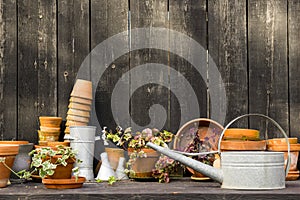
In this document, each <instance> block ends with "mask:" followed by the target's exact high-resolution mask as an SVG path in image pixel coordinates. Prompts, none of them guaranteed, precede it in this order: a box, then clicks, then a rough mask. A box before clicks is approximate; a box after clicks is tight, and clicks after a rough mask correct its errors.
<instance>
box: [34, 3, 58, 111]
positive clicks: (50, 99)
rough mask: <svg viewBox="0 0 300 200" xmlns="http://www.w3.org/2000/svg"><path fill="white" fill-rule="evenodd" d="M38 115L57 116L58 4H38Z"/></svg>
mask: <svg viewBox="0 0 300 200" xmlns="http://www.w3.org/2000/svg"><path fill="white" fill-rule="evenodd" d="M38 5H39V7H38V14H39V16H38V17H39V21H38V27H37V33H38V61H37V62H38V103H39V107H38V108H39V109H38V114H39V115H40V116H41V115H48V116H56V114H57V57H56V55H57V49H56V47H57V46H56V45H57V44H56V41H57V35H56V2H55V1H47V0H41V1H39V2H38Z"/></svg>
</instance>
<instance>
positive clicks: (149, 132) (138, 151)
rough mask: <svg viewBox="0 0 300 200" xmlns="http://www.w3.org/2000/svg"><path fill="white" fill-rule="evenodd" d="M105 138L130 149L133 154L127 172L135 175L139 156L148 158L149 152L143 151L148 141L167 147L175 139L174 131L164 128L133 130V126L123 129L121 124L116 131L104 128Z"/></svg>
mask: <svg viewBox="0 0 300 200" xmlns="http://www.w3.org/2000/svg"><path fill="white" fill-rule="evenodd" d="M102 132H103V134H104V135H105V138H106V139H107V140H109V141H110V142H113V143H114V144H115V145H117V146H119V147H120V148H123V149H124V150H128V149H130V151H132V152H131V154H130V157H129V160H128V162H127V163H126V169H125V173H127V174H129V175H130V176H134V174H135V172H134V170H132V165H133V163H134V162H135V161H136V159H137V158H146V157H147V154H146V153H145V152H144V151H143V149H144V148H148V147H147V146H146V144H147V142H152V143H154V144H156V145H159V146H163V147H167V146H168V145H167V144H168V143H169V142H171V141H172V139H173V133H171V132H169V131H166V130H163V131H159V130H158V129H156V128H153V129H150V128H146V129H144V130H143V131H142V132H139V131H138V132H135V133H134V132H133V131H132V129H131V127H129V128H126V129H125V130H123V129H122V128H121V127H120V126H118V127H117V128H116V131H115V132H113V131H112V130H110V131H108V130H107V128H106V127H104V129H103V131H102Z"/></svg>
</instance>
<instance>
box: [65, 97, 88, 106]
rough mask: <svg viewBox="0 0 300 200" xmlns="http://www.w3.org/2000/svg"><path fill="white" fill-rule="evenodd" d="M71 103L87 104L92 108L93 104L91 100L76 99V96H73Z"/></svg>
mask: <svg viewBox="0 0 300 200" xmlns="http://www.w3.org/2000/svg"><path fill="white" fill-rule="evenodd" d="M69 101H70V102H74V103H81V104H85V105H88V106H91V104H92V100H91V99H84V98H80V97H74V96H72V97H71V98H70V100H69Z"/></svg>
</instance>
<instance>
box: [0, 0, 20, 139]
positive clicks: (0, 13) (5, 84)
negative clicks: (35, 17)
mask: <svg viewBox="0 0 300 200" xmlns="http://www.w3.org/2000/svg"><path fill="white" fill-rule="evenodd" d="M16 57H17V9H16V1H15V0H1V1H0V140H3V139H4V140H12V139H17V137H18V135H17V114H18V113H17V84H16V83H17V76H16V74H17V73H18V68H17V60H16Z"/></svg>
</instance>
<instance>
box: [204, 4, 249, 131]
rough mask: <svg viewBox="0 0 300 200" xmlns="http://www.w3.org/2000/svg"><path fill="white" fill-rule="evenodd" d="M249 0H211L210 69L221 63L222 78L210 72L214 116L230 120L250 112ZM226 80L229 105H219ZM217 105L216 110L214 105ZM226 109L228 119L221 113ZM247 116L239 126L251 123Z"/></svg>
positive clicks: (209, 24)
mask: <svg viewBox="0 0 300 200" xmlns="http://www.w3.org/2000/svg"><path fill="white" fill-rule="evenodd" d="M246 30H247V28H246V1H232V0H223V1H217V0H214V1H208V53H209V55H210V56H211V58H212V61H213V62H210V61H209V70H212V69H213V67H214V65H216V66H217V68H218V71H219V73H220V75H221V80H217V79H218V77H217V76H216V74H212V73H211V72H209V75H208V76H209V77H208V78H209V87H211V88H215V89H216V90H215V91H216V92H214V91H213V90H212V89H210V93H209V95H210V106H211V107H210V112H211V113H210V114H211V116H210V118H212V119H214V120H216V121H218V122H220V123H222V121H223V122H225V124H227V123H228V122H229V121H231V120H232V119H233V118H235V117H237V116H240V115H242V114H245V113H247V112H248V78H247V57H246V55H247V44H246V43H247V35H246ZM218 81H222V82H223V84H224V88H225V91H226V98H227V102H226V106H225V107H222V106H220V107H218V106H219V104H218V103H214V102H213V101H214V98H216V100H217V101H216V102H218V101H219V102H222V101H223V97H222V96H221V95H220V94H222V90H224V88H222V85H220V83H219V82H218ZM214 106H215V107H216V108H217V109H216V113H212V112H215V111H213V109H214V108H213V107H214ZM223 113H226V116H224V117H226V118H225V121H224V119H222V117H221V115H222V114H223ZM247 124H248V123H247V120H242V121H239V122H238V123H237V124H236V126H241V127H245V126H247Z"/></svg>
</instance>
